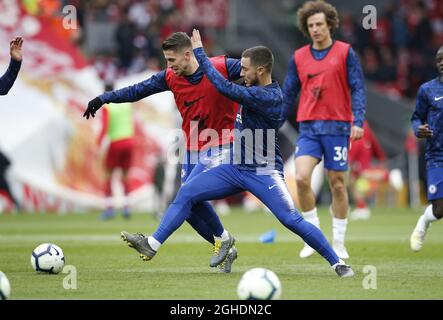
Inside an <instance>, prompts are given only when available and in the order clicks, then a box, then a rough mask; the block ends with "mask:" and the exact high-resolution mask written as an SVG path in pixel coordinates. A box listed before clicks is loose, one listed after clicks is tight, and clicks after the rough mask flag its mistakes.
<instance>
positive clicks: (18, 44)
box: [0, 37, 23, 95]
mask: <svg viewBox="0 0 443 320" xmlns="http://www.w3.org/2000/svg"><path fill="white" fill-rule="evenodd" d="M22 44H23V39H22V38H21V37H17V38H15V39H13V40H12V41H11V42H10V44H9V52H10V55H11V62H10V63H9V67H8V70H6V72H5V74H4V75H3V76H2V77H0V95H6V94H7V93H8V92H9V90H10V89H11V88H12V85H13V84H14V82H15V79H17V75H18V72H19V71H20V67H21V61H22Z"/></svg>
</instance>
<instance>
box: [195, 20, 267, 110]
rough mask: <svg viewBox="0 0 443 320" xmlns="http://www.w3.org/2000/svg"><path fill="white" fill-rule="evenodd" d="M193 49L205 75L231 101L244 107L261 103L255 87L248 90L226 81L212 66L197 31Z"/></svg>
mask: <svg viewBox="0 0 443 320" xmlns="http://www.w3.org/2000/svg"><path fill="white" fill-rule="evenodd" d="M191 43H192V48H193V49H194V55H195V57H196V59H197V61H198V64H199V65H200V67H201V68H202V71H203V73H204V74H205V75H206V76H207V77H208V79H209V81H211V83H212V84H213V85H214V87H215V88H216V89H217V91H219V92H220V93H221V94H223V95H224V96H226V97H228V98H229V99H231V100H233V101H235V102H238V103H241V104H242V105H244V106H246V105H247V106H252V107H254V106H256V105H257V103H260V101H259V100H258V99H256V95H255V94H254V91H255V90H257V88H255V87H251V88H247V87H244V86H241V85H238V84H235V83H233V82H230V81H229V80H226V79H225V78H224V77H223V76H222V75H221V74H220V72H218V70H217V69H215V67H214V66H213V65H212V63H211V61H209V59H208V57H207V55H206V53H205V51H204V50H203V44H202V42H201V37H200V32H199V31H198V30H196V29H194V30H193V32H192V37H191Z"/></svg>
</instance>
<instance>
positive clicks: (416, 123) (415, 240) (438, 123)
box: [411, 47, 443, 251]
mask: <svg viewBox="0 0 443 320" xmlns="http://www.w3.org/2000/svg"><path fill="white" fill-rule="evenodd" d="M435 60H436V65H437V69H438V72H439V73H440V75H439V76H438V77H437V78H435V79H433V80H431V81H428V82H426V83H424V84H422V85H421V86H420V88H419V89H418V94H417V104H416V106H415V111H414V113H413V114H412V118H411V122H412V128H413V129H414V133H415V135H416V136H417V138H419V139H426V155H425V159H426V170H427V178H428V179H427V180H428V181H427V187H428V200H429V201H430V202H431V204H430V205H429V206H428V207H426V209H425V212H424V213H423V214H422V215H421V216H420V218H419V219H418V222H417V225H416V227H415V229H414V231H413V232H412V235H411V249H412V250H413V251H419V250H420V249H421V248H422V246H423V242H424V240H425V235H426V231H427V230H428V228H429V226H430V224H431V222H433V221H436V220H439V219H441V218H442V217H443V130H442V129H443V47H440V49H438V51H437V54H436V57H435Z"/></svg>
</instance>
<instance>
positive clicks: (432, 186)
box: [428, 184, 437, 194]
mask: <svg viewBox="0 0 443 320" xmlns="http://www.w3.org/2000/svg"><path fill="white" fill-rule="evenodd" d="M428 191H429V193H430V194H434V193H436V192H437V187H436V186H435V184H431V185H430V186H429V188H428Z"/></svg>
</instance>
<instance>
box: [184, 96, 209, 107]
mask: <svg viewBox="0 0 443 320" xmlns="http://www.w3.org/2000/svg"><path fill="white" fill-rule="evenodd" d="M204 97H205V96H201V97H199V98H197V99H195V100H192V101H186V100H185V107H192V105H193V104H194V103H196V102H197V101H199V100H201V99H203V98H204Z"/></svg>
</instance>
